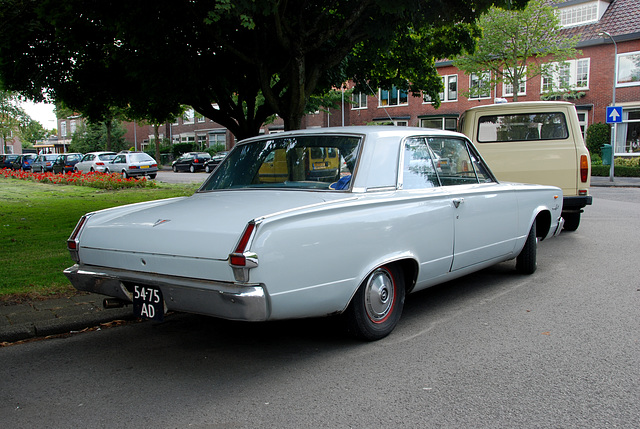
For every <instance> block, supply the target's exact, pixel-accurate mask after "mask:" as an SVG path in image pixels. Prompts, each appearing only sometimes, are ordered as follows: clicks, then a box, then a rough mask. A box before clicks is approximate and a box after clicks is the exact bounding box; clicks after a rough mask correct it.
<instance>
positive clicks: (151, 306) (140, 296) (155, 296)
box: [133, 285, 164, 321]
mask: <svg viewBox="0 0 640 429" xmlns="http://www.w3.org/2000/svg"><path fill="white" fill-rule="evenodd" d="M133 314H134V316H137V317H142V318H145V319H153V320H158V321H162V319H163V318H164V299H163V298H162V291H161V290H160V289H158V288H156V287H152V286H138V285H135V286H134V287H133Z"/></svg>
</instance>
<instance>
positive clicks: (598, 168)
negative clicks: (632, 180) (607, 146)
mask: <svg viewBox="0 0 640 429" xmlns="http://www.w3.org/2000/svg"><path fill="white" fill-rule="evenodd" d="M609 172H610V166H608V165H592V166H591V175H592V176H603V177H608V176H609ZM613 175H614V176H616V177H640V167H623V166H620V165H616V166H615V168H614V170H613Z"/></svg>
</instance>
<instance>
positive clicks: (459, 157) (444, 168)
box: [427, 137, 486, 186]
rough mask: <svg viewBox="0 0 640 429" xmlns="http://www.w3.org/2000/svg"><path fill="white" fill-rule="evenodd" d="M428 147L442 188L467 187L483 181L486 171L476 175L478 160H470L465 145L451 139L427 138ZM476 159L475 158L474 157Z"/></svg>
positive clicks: (463, 141) (461, 140)
mask: <svg viewBox="0 0 640 429" xmlns="http://www.w3.org/2000/svg"><path fill="white" fill-rule="evenodd" d="M427 141H428V145H429V147H430V148H431V150H432V151H433V153H434V154H435V160H436V171H437V173H438V177H439V178H440V183H442V185H443V186H454V185H467V184H472V183H478V182H479V180H482V181H485V179H486V177H485V176H486V171H482V172H479V173H480V176H481V177H482V179H479V177H478V175H477V174H476V168H477V166H478V162H479V161H478V159H472V157H471V154H470V153H469V149H468V146H467V143H466V141H465V140H463V139H458V138H451V137H429V138H428V139H427ZM475 158H477V157H475Z"/></svg>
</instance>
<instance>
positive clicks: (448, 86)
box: [422, 74, 458, 103]
mask: <svg viewBox="0 0 640 429" xmlns="http://www.w3.org/2000/svg"><path fill="white" fill-rule="evenodd" d="M440 79H441V80H442V92H440V101H457V100H458V75H457V74H450V75H446V76H440ZM422 101H423V102H424V103H430V102H431V97H429V96H428V95H427V94H424V95H423V96H422Z"/></svg>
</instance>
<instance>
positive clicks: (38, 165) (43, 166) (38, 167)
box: [31, 153, 58, 173]
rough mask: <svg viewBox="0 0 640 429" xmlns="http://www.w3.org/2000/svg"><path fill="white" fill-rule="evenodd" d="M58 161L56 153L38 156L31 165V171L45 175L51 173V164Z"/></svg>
mask: <svg viewBox="0 0 640 429" xmlns="http://www.w3.org/2000/svg"><path fill="white" fill-rule="evenodd" d="M56 159H58V154H57V153H45V154H42V155H38V156H37V157H36V159H35V160H34V161H33V164H31V170H32V171H33V172H34V173H46V172H49V171H53V163H54V162H56Z"/></svg>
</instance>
